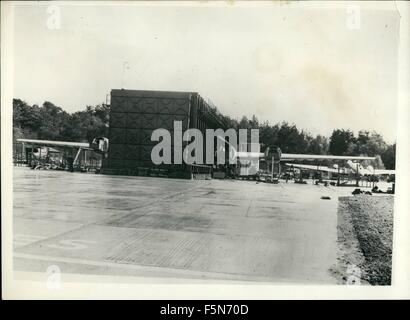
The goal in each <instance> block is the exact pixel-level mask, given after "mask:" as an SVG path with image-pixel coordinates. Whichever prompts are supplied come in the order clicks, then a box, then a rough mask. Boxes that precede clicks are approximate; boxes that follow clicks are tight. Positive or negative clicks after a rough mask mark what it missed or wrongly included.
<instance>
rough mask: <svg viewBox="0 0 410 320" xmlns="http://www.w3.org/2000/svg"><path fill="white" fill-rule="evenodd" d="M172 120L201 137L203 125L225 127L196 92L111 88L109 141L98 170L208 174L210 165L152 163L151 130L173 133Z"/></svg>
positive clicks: (153, 173) (128, 173)
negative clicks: (193, 130)
mask: <svg viewBox="0 0 410 320" xmlns="http://www.w3.org/2000/svg"><path fill="white" fill-rule="evenodd" d="M174 121H182V130H183V132H184V131H186V130H187V129H188V128H197V129H199V130H201V131H202V132H203V134H204V136H205V130H206V129H207V128H212V129H217V128H222V129H225V125H224V122H223V120H222V118H221V117H220V116H218V113H217V112H216V111H215V110H214V109H213V108H211V107H210V106H209V105H208V104H207V103H206V102H205V101H204V99H203V98H201V97H200V95H199V94H198V93H192V92H168V91H140V90H112V91H111V106H110V127H109V142H110V143H109V150H108V157H107V158H106V159H104V161H103V167H102V173H107V174H121V175H143V176H147V175H149V176H165V177H179V178H191V177H192V174H193V173H194V174H196V175H197V176H200V175H206V174H208V173H210V166H205V165H202V166H200V165H198V166H190V165H186V164H171V165H165V164H161V165H155V164H154V163H153V162H152V161H151V150H152V148H153V146H154V145H155V144H157V143H158V142H156V141H151V134H152V132H153V131H154V130H155V129H158V128H163V129H167V130H168V131H170V133H171V135H172V136H173V129H174ZM173 143H174V142H173V139H172V144H173ZM186 144H187V142H183V148H184V147H185V145H186ZM204 148H205V146H204ZM172 150H173V145H172ZM204 154H205V153H204ZM172 159H173V155H172Z"/></svg>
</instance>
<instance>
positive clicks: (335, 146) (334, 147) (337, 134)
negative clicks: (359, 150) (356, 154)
mask: <svg viewBox="0 0 410 320" xmlns="http://www.w3.org/2000/svg"><path fill="white" fill-rule="evenodd" d="M354 143H356V139H355V137H354V134H353V132H352V131H350V130H344V129H336V130H333V132H332V135H331V136H330V142H329V152H330V153H331V154H333V155H338V156H342V155H346V154H347V153H348V151H350V150H349V148H350V147H351V146H352V144H354Z"/></svg>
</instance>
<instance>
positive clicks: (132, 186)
mask: <svg viewBox="0 0 410 320" xmlns="http://www.w3.org/2000/svg"><path fill="white" fill-rule="evenodd" d="M13 173H14V212H13V228H14V268H15V270H19V271H38V272H45V270H46V269H47V267H48V266H49V265H51V264H55V265H58V266H59V267H60V269H61V271H62V272H63V273H81V274H97V275H127V276H130V275H131V276H132V275H134V276H149V277H168V278H169V277H171V278H195V279H208V280H209V279H222V280H245V281H246V280H251V281H268V282H282V283H283V282H291V283H300V282H303V283H306V282H308V283H312V284H317V283H324V284H328V283H336V280H335V279H334V277H333V276H332V275H331V272H330V268H331V267H332V266H333V265H334V264H335V263H336V240H337V231H336V224H337V196H338V195H341V193H342V194H346V195H347V194H348V193H349V192H351V189H349V188H339V189H337V188H335V187H324V186H315V185H299V184H295V183H291V182H289V183H285V182H283V183H280V184H264V183H256V182H253V181H252V182H251V181H236V180H197V181H196V180H176V179H163V178H148V177H123V176H108V175H96V174H81V173H68V172H59V171H41V170H40V171H38V170H31V169H28V168H23V167H15V168H14V172H13ZM321 196H330V197H331V200H321V199H320V197H321Z"/></svg>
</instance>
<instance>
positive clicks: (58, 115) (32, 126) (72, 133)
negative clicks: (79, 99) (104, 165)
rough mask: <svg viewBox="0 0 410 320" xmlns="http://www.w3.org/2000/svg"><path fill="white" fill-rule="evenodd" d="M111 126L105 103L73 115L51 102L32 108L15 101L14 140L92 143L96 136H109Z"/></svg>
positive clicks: (22, 102)
mask: <svg viewBox="0 0 410 320" xmlns="http://www.w3.org/2000/svg"><path fill="white" fill-rule="evenodd" d="M108 123H109V107H108V106H107V105H105V104H102V105H97V106H87V107H86V109H85V110H84V111H78V112H74V113H71V114H70V113H67V112H66V111H64V110H63V109H62V108H60V107H58V106H56V105H54V104H53V103H51V102H48V101H46V102H44V103H43V105H42V106H38V105H33V106H30V105H28V104H27V103H26V102H24V101H22V100H20V99H13V135H14V139H17V138H22V137H24V138H33V139H44V140H58V141H78V142H92V140H93V138H95V137H98V136H108Z"/></svg>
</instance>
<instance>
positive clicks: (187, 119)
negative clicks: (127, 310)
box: [1, 1, 410, 312]
mask: <svg viewBox="0 0 410 320" xmlns="http://www.w3.org/2000/svg"><path fill="white" fill-rule="evenodd" d="M1 5H2V19H1V22H2V28H1V29H2V40H3V41H2V44H1V46H2V68H1V69H2V71H1V72H2V81H1V82H2V85H1V86H2V103H1V105H2V111H1V112H2V113H1V115H2V156H1V160H2V199H4V200H6V201H2V240H3V241H2V242H4V240H7V239H8V240H7V241H8V243H9V246H3V247H2V252H3V259H2V261H3V263H2V264H3V266H2V268H3V272H5V271H7V272H10V273H9V274H10V277H9V279H8V281H12V282H14V283H15V285H11V283H10V285H9V286H8V287H7V290H6V291H5V290H4V287H3V294H4V293H5V292H7V296H9V297H10V298H12V299H13V297H14V298H18V297H26V298H29V299H30V298H32V297H40V298H41V297H42V298H52V299H53V298H57V299H59V298H62V297H63V296H64V294H67V297H69V298H73V297H74V298H75V297H76V294H78V297H80V296H81V297H84V296H85V297H86V298H92V299H93V298H97V299H98V298H101V297H111V295H114V294H115V295H118V296H119V295H121V294H122V289H120V288H122V285H124V284H129V285H136V289H135V290H134V291H133V289H130V287H128V288H127V295H126V296H127V297H128V298H132V297H134V296H133V294H135V295H136V296H138V297H149V296H151V297H152V296H153V293H152V292H151V291H150V289H147V290H146V291H143V290H140V289H137V288H138V285H144V286H146V287H149V286H150V285H153V284H169V285H170V287H167V289H166V290H168V291H167V292H168V297H169V298H177V297H178V291H175V292H174V291H173V289H172V285H195V286H191V287H190V289H185V291H184V294H183V296H185V297H193V298H194V297H203V296H204V295H202V293H203V292H205V291H201V286H202V285H210V286H213V285H216V286H224V285H226V286H228V287H229V292H232V294H231V295H230V296H229V298H234V296H235V291H236V290H238V291H237V292H236V293H237V294H238V295H239V294H242V297H244V296H245V293H246V294H249V295H250V294H251V292H255V293H254V296H253V297H255V298H256V297H258V294H262V293H263V292H264V293H263V294H265V295H264V297H265V298H266V297H267V296H268V297H269V293H268V292H269V290H270V289H269V288H276V289H272V290H276V291H275V292H276V293H275V294H272V295H271V297H276V298H277V297H280V295H281V290H282V294H284V295H286V297H290V296H291V295H292V292H293V289H292V288H295V289H294V290H295V291H294V292H293V293H294V294H296V292H299V293H298V294H299V295H300V294H301V293H300V292H302V291H298V290H303V288H306V287H307V286H309V287H312V288H313V287H314V288H318V289H317V290H319V291H318V293H317V295H318V296H319V294H321V295H322V298H326V290H327V289H326V288H330V287H331V288H333V289H332V290H336V291H337V290H353V289H352V288H355V289H356V290H361V289H363V290H371V289H372V288H374V287H381V288H383V289H385V290H390V291H387V292H391V294H392V295H396V296H403V295H405V294H407V297H409V292H410V291H409V287H410V286H409V285H410V282H408V281H409V276H408V275H407V276H404V278H401V275H402V273H405V271H406V269H407V268H408V267H409V261H410V259H409V254H408V252H409V247H408V244H409V242H408V240H409V236H408V223H409V217H408V212H409V211H408V207H407V208H406V201H408V199H407V195H408V189H406V188H407V187H408V182H407V181H408V178H409V177H406V175H405V174H406V173H407V174H408V169H406V168H407V165H408V157H407V158H406V149H405V148H406V147H408V140H407V138H408V137H406V132H408V129H406V128H405V127H406V126H408V125H409V120H410V117H408V111H407V110H408V107H409V106H408V100H407V98H408V97H409V95H408V92H409V88H408V87H405V84H406V82H403V81H408V72H407V74H406V75H403V70H407V71H409V64H408V60H409V59H408V58H409V56H408V55H406V53H408V52H410V51H403V50H408V48H409V47H408V40H409V30H410V29H406V27H408V26H409V24H408V17H409V11H410V6H409V4H408V3H403V2H401V1H397V2H396V1H377V2H366V1H363V2H361V1H358V2H356V1H355V2H349V1H334V2H333V1H326V2H321V1H300V2H299V1H255V2H253V1H158V2H155V1H121V2H116V1H91V2H88V1H85V2H82V1H61V2H60V1H51V2H50V1H36V2H18V1H10V2H6V3H2V4H1ZM6 22H7V24H6ZM403 52H404V53H403ZM404 73H405V72H404ZM406 77H407V78H406ZM403 79H404V80H403ZM407 84H408V82H407ZM406 104H407V105H406ZM406 112H407V113H406ZM406 130H407V131H406ZM399 154H400V156H399ZM408 155H409V153H407V156H408ZM6 166H7V169H6ZM3 191H4V192H3ZM407 203H408V202H407ZM6 237H7V239H6ZM406 241H407V242H406ZM6 251H7V252H8V255H7V258H4V255H5V252H6ZM406 264H407V265H406ZM406 277H407V278H406ZM25 281H30V282H27V283H30V286H38V287H39V288H40V289H39V290H40V291H41V292H42V293H41V294H40V293H38V294H37V293H36V291H35V290H34V289H33V291H30V290H29V291H25V290H24V288H25V285H26V284H25ZM76 283H79V285H80V284H82V283H83V284H85V283H87V284H89V285H97V284H98V285H100V284H101V285H107V286H110V288H115V289H112V290H111V289H101V288H103V287H101V288H100V289H89V290H85V289H84V290H81V289H78V293H75V292H77V291H73V290H77V289H75V284H76ZM117 283H118V286H116V284H117ZM261 285H264V287H261V288H264V289H261V290H262V291H263V292H261V291H259V289H257V288H258V287H256V289H255V287H254V286H261ZM396 285H397V286H398V287H396ZM235 286H237V288H238V289H236V287H235ZM247 286H249V291H247V290H248V289H246V288H247ZM27 287H29V285H28V284H27ZM281 287H282V288H286V290H284V289H280V288H281ZM32 288H34V287H32ZM73 288H74V289H73ZM107 288H108V287H107ZM357 288H358V289H357ZM117 289H118V290H117ZM208 289H209V288H208ZM138 290H139V291H138ZM153 290H154V289H153ZM175 290H177V289H175ZM204 290H205V289H204ZM218 290H219V291H218ZM218 290H216V291H218V292H217V293H215V294H214V296H217V297H222V296H223V294H224V291H223V290H222V289H218ZM329 290H330V289H329ZM40 291H39V292H40ZM137 291H138V292H137ZM65 292H66V293H65ZM173 292H174V293H173ZM208 292H210V291H208ZM227 292H228V291H227ZM340 292H341V291H340ZM347 292H353V291H347ZM360 292H361V291H354V293H352V295H355V297H362V298H363V297H366V295H365V294H364V293H363V295H361V293H360ZM363 292H364V291H363ZM144 294H146V296H144ZM174 294H175V295H174ZM329 294H330V293H329ZM348 294H349V293H347V295H348ZM164 295H165V293H164ZM345 295H346V293H345ZM210 296H211V297H212V293H211V294H210ZM370 296H371V294H370V293H369V295H368V296H367V297H370ZM64 297H65V296H64ZM310 298H312V297H310ZM238 310H239V309H238ZM167 311H168V312H169V310H167ZM164 312H166V311H164Z"/></svg>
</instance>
